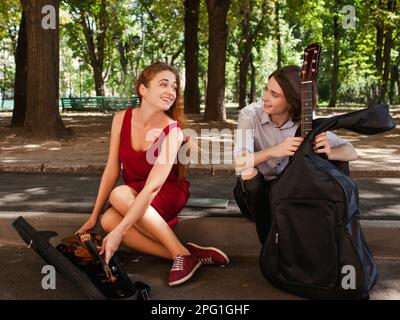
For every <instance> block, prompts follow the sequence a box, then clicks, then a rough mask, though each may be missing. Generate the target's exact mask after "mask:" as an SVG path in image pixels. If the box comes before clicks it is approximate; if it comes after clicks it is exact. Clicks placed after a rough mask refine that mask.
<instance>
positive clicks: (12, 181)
mask: <svg viewBox="0 0 400 320" xmlns="http://www.w3.org/2000/svg"><path fill="white" fill-rule="evenodd" d="M235 179H236V178H235V176H219V175H216V176H209V175H190V176H189V180H190V183H191V194H192V197H195V198H196V197H197V198H217V199H229V205H228V208H227V209H213V208H211V209H210V208H209V209H207V210H205V209H202V208H189V207H188V208H185V209H184V210H183V212H182V213H181V214H182V215H199V216H201V215H222V216H224V215H229V216H231V215H238V214H239V209H238V207H237V205H236V202H235V201H234V199H233V195H232V189H233V187H234V185H235ZM0 180H1V184H0V212H4V211H33V212H35V211H36V212H37V211H41V212H72V213H79V212H81V213H90V212H91V209H92V207H93V204H94V201H95V198H96V194H97V190H98V185H99V181H100V175H84V174H63V173H43V174H35V173H0ZM355 181H356V182H357V185H358V187H359V193H360V212H361V217H362V218H363V219H387V220H392V219H400V202H399V199H400V178H355ZM0 214H1V213H0Z"/></svg>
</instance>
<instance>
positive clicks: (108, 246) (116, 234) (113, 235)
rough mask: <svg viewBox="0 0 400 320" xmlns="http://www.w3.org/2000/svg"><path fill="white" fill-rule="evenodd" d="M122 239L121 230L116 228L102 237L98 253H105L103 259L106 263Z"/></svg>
mask: <svg viewBox="0 0 400 320" xmlns="http://www.w3.org/2000/svg"><path fill="white" fill-rule="evenodd" d="M121 241H122V232H120V231H119V230H118V229H117V228H115V229H114V230H113V231H111V232H110V233H109V234H108V235H107V236H106V237H105V238H104V239H103V243H102V246H101V250H100V255H102V254H104V253H105V254H106V256H105V261H106V263H107V264H108V262H109V261H110V259H111V258H112V256H113V255H114V253H115V252H116V251H117V250H118V248H119V245H120V244H121Z"/></svg>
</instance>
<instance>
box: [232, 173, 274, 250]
mask: <svg viewBox="0 0 400 320" xmlns="http://www.w3.org/2000/svg"><path fill="white" fill-rule="evenodd" d="M233 195H234V197H235V200H236V203H237V204H238V206H239V208H240V212H241V213H242V215H243V216H244V217H246V218H248V219H250V220H251V221H254V222H255V224H256V230H257V234H258V238H259V239H260V242H261V244H263V243H264V242H265V240H266V239H267V236H268V233H269V231H270V229H271V207H270V203H269V182H268V181H265V179H264V176H263V175H262V174H261V173H260V172H259V171H258V172H257V175H256V176H255V177H253V178H251V179H249V180H243V179H242V178H241V177H239V178H238V179H237V182H236V186H235V188H234V189H233Z"/></svg>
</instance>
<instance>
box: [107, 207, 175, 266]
mask: <svg viewBox="0 0 400 320" xmlns="http://www.w3.org/2000/svg"><path fill="white" fill-rule="evenodd" d="M122 219H123V217H122V216H121V214H119V213H118V212H117V210H115V209H114V208H113V207H111V208H109V209H108V210H107V211H106V212H105V213H104V215H103V216H102V218H101V226H102V227H103V229H104V231H106V232H110V231H111V230H113V229H114V228H115V227H116V226H117V225H118V224H119V223H120V222H121V220H122ZM122 241H123V242H124V243H125V245H127V246H128V247H130V248H132V249H135V250H138V251H140V252H143V253H147V254H151V255H153V256H158V257H162V258H166V259H172V256H171V253H170V252H169V251H168V250H167V249H166V248H165V247H164V246H163V245H162V244H160V243H159V242H157V241H154V240H153V239H150V238H148V237H146V236H145V235H144V234H143V233H141V232H140V231H139V230H137V229H136V228H135V227H132V228H130V229H129V230H128V232H127V233H126V234H125V236H124V237H123V239H122Z"/></svg>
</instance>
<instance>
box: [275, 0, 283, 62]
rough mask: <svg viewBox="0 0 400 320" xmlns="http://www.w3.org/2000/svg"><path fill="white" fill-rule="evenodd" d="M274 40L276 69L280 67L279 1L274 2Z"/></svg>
mask: <svg viewBox="0 0 400 320" xmlns="http://www.w3.org/2000/svg"><path fill="white" fill-rule="evenodd" d="M275 39H276V67H277V68H278V69H279V68H281V67H282V44H281V31H280V25H279V0H275Z"/></svg>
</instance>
